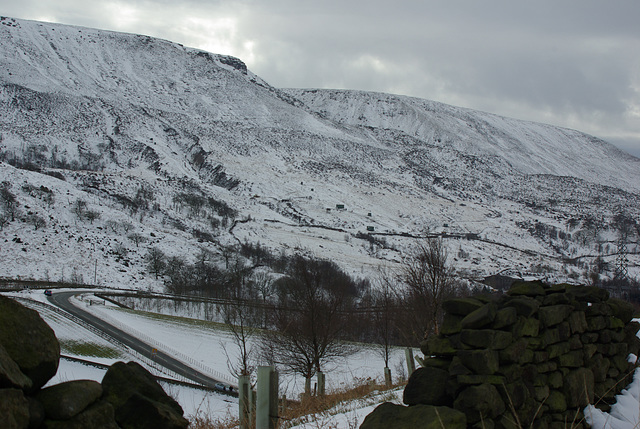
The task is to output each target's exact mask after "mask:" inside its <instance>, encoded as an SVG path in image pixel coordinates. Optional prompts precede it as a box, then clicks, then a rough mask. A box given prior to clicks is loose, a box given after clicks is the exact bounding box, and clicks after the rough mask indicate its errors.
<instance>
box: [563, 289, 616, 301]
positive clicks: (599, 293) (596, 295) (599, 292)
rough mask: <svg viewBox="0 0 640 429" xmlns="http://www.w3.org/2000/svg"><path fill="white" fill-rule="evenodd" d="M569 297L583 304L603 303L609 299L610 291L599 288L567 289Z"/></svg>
mask: <svg viewBox="0 0 640 429" xmlns="http://www.w3.org/2000/svg"><path fill="white" fill-rule="evenodd" d="M566 293H567V295H569V296H571V297H572V298H574V299H576V300H577V301H583V302H601V301H606V300H607V299H608V298H609V291H607V290H605V289H600V288H599V287H597V286H573V287H567V292H566Z"/></svg>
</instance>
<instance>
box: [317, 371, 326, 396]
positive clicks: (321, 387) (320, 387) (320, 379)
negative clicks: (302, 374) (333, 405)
mask: <svg viewBox="0 0 640 429" xmlns="http://www.w3.org/2000/svg"><path fill="white" fill-rule="evenodd" d="M324 386H325V384H324V372H321V371H318V396H324V393H325V389H324Z"/></svg>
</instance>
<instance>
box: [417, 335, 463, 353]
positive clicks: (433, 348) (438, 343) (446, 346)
mask: <svg viewBox="0 0 640 429" xmlns="http://www.w3.org/2000/svg"><path fill="white" fill-rule="evenodd" d="M421 351H422V352H423V353H424V354H425V356H430V355H445V356H446V355H454V354H456V348H455V347H454V346H453V344H452V343H451V340H450V339H449V338H444V337H441V336H435V335H432V336H431V337H429V339H428V340H427V344H426V347H424V348H421Z"/></svg>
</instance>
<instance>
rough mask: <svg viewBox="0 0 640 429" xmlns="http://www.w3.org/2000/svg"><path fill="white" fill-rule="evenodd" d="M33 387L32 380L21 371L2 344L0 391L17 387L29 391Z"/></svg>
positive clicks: (0, 348) (0, 347) (0, 351)
mask: <svg viewBox="0 0 640 429" xmlns="http://www.w3.org/2000/svg"><path fill="white" fill-rule="evenodd" d="M32 385H33V383H32V382H31V379H30V378H29V377H27V376H26V375H24V374H23V373H22V371H20V367H18V364H17V363H15V362H14V361H13V359H11V356H9V353H7V351H6V350H5V349H4V347H3V346H2V344H0V389H3V388H7V387H15V388H17V389H22V390H29V389H31V386H32Z"/></svg>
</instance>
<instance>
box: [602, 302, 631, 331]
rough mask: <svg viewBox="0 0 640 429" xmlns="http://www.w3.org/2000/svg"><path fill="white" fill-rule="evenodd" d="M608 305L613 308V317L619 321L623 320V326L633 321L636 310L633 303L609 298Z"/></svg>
mask: <svg viewBox="0 0 640 429" xmlns="http://www.w3.org/2000/svg"><path fill="white" fill-rule="evenodd" d="M607 305H608V306H609V308H611V312H612V313H613V315H614V316H616V317H617V318H618V319H621V320H622V322H623V324H625V325H626V324H627V323H629V322H631V319H633V313H634V312H635V309H634V308H633V305H632V304H631V303H629V302H627V301H623V300H621V299H618V298H609V299H608V300H607Z"/></svg>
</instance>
